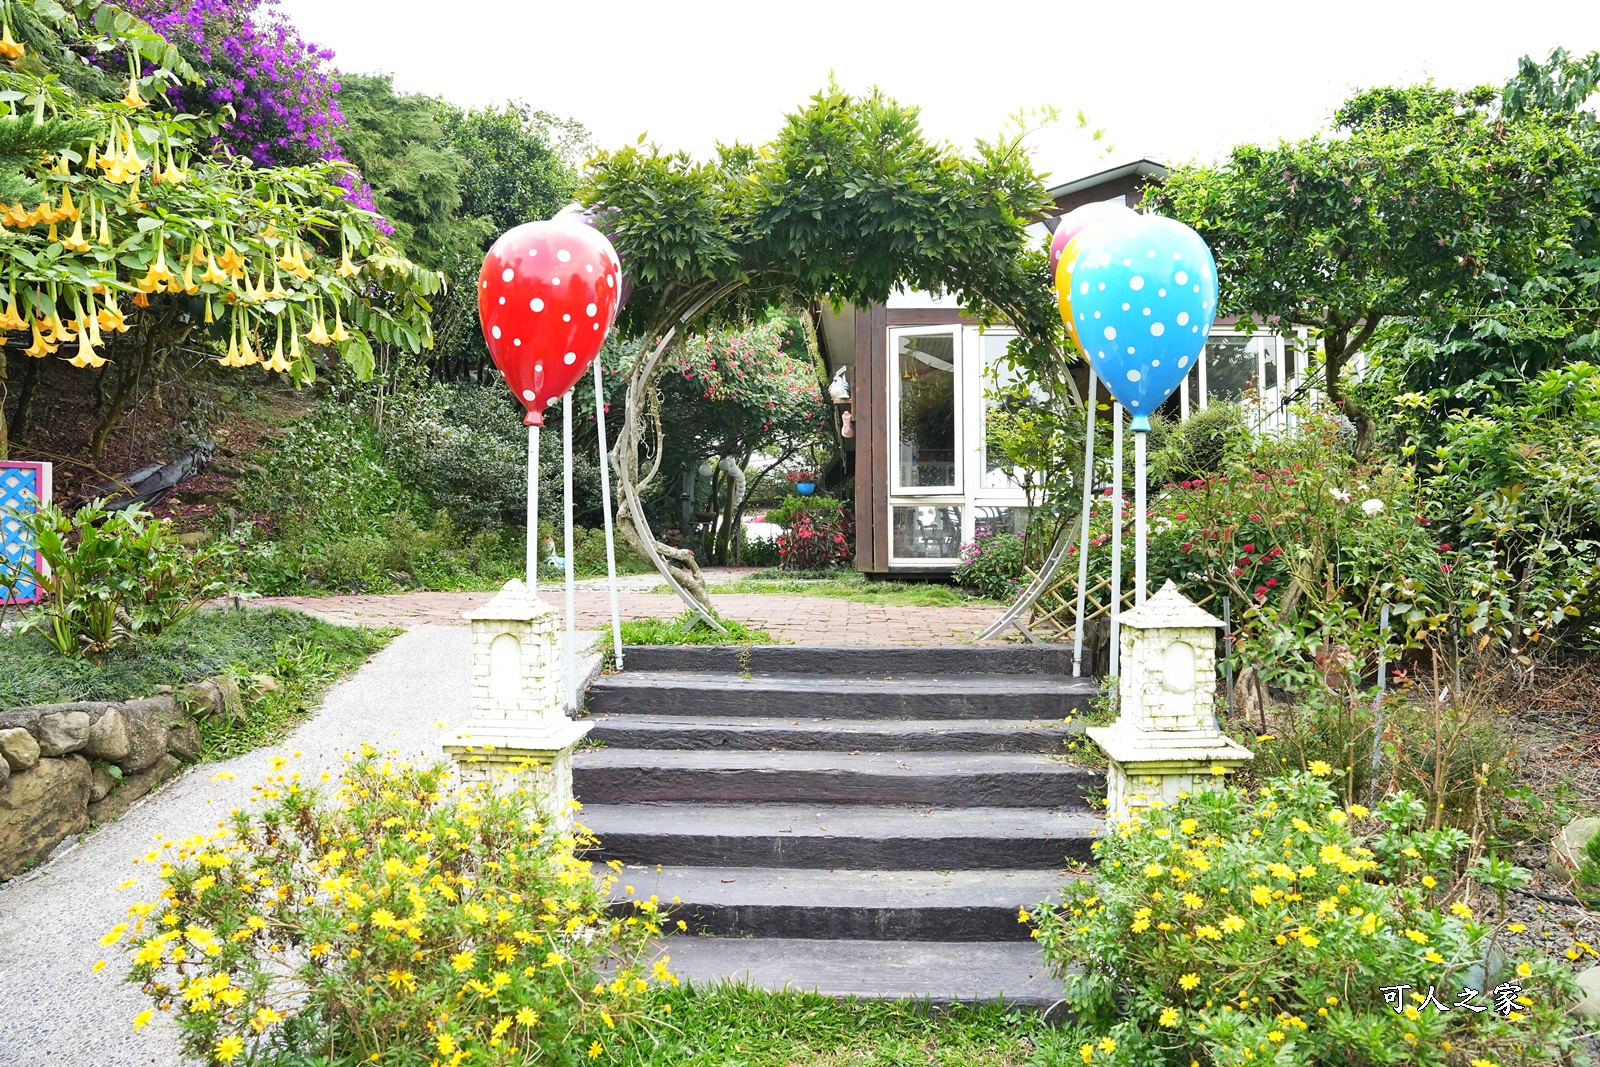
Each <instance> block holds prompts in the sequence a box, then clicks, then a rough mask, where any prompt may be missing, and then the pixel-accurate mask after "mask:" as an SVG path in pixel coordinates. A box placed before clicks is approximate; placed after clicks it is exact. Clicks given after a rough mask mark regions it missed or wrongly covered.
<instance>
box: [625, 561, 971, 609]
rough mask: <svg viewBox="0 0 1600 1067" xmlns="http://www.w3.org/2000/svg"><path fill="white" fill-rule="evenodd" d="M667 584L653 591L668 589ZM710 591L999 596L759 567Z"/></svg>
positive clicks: (933, 600)
mask: <svg viewBox="0 0 1600 1067" xmlns="http://www.w3.org/2000/svg"><path fill="white" fill-rule="evenodd" d="M670 591H671V590H669V589H668V588H667V587H666V586H664V585H663V586H659V587H657V588H655V589H652V590H651V592H653V593H666V592H670ZM709 591H710V592H712V593H768V594H777V595H781V596H818V597H832V598H834V599H837V600H851V601H855V602H856V603H858V604H888V605H893V606H897V607H909V608H958V607H965V606H968V605H980V606H989V605H993V606H995V607H999V606H1000V602H999V601H998V600H989V599H987V598H985V597H980V596H975V595H973V594H971V593H968V592H966V591H964V590H961V589H958V588H956V587H955V586H953V585H945V584H943V583H941V582H892V581H869V580H868V579H867V578H866V576H865V575H862V574H859V573H857V572H855V571H843V570H841V571H826V572H823V573H822V574H821V575H820V576H816V575H811V574H805V573H800V574H790V573H786V572H784V571H777V570H773V571H759V572H757V573H756V574H753V575H750V576H748V577H744V578H736V579H734V580H732V581H727V582H719V583H717V584H715V585H712V586H710V587H709Z"/></svg>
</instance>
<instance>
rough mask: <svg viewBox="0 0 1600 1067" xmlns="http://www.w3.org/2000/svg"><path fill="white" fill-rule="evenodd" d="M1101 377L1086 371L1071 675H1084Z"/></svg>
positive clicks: (1075, 676)
mask: <svg viewBox="0 0 1600 1067" xmlns="http://www.w3.org/2000/svg"><path fill="white" fill-rule="evenodd" d="M1099 384H1100V379H1099V378H1097V377H1096V376H1095V373H1094V371H1092V370H1091V371H1090V372H1089V399H1088V400H1086V401H1085V402H1084V405H1083V406H1084V411H1085V412H1086V414H1085V415H1084V419H1083V421H1084V431H1083V533H1082V535H1081V536H1079V538H1078V611H1077V615H1076V617H1075V621H1074V622H1073V625H1072V676H1073V677H1074V678H1077V677H1080V676H1081V675H1082V674H1083V602H1084V598H1085V597H1086V596H1088V593H1089V588H1088V586H1089V510H1090V508H1091V507H1093V505H1094V406H1095V390H1096V389H1097V388H1098V386H1099Z"/></svg>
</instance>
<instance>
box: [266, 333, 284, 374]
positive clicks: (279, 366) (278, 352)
mask: <svg viewBox="0 0 1600 1067" xmlns="http://www.w3.org/2000/svg"><path fill="white" fill-rule="evenodd" d="M288 369H289V364H288V363H286V362H284V359H283V326H282V324H281V323H280V324H279V326H278V340H277V342H276V343H275V344H274V345H273V346H272V358H271V359H269V360H267V370H270V371H277V372H278V373H279V374H282V373H284V372H285V371H287V370H288Z"/></svg>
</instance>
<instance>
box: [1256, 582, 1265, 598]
mask: <svg viewBox="0 0 1600 1067" xmlns="http://www.w3.org/2000/svg"><path fill="white" fill-rule="evenodd" d="M1266 598H1267V587H1266V586H1264V585H1258V586H1256V599H1257V600H1265V599H1266Z"/></svg>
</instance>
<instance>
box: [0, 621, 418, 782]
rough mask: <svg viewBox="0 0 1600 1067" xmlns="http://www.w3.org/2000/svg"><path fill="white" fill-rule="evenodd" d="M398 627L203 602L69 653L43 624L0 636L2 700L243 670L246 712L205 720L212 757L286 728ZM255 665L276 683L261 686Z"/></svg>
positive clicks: (143, 689)
mask: <svg viewBox="0 0 1600 1067" xmlns="http://www.w3.org/2000/svg"><path fill="white" fill-rule="evenodd" d="M396 633H398V631H395V630H363V629H358V628H354V627H349V626H335V625H332V624H331V623H326V622H322V621H321V620H319V619H314V618H312V617H311V616H309V615H302V614H300V613H298V612H292V611H282V610H278V609H272V610H254V609H252V610H249V611H228V610H215V611H202V612H199V613H197V614H195V615H192V616H190V617H189V618H188V619H186V620H184V621H183V622H182V623H179V624H178V625H177V626H174V627H171V628H169V629H167V630H166V631H165V632H163V633H162V634H160V635H159V636H156V637H147V638H141V639H137V640H132V641H128V642H125V643H123V644H121V645H119V646H117V647H116V648H114V649H113V650H112V651H111V652H109V653H107V654H106V655H104V656H100V657H87V656H84V657H78V656H72V657H68V656H61V655H58V654H56V652H55V651H54V650H52V649H51V648H50V646H49V645H47V644H46V643H45V642H44V640H43V639H42V638H40V637H39V636H38V635H37V634H25V635H23V636H20V637H9V638H0V707H19V706H23V705H28V704H54V703H62V702H65V701H72V700H125V699H129V698H133V697H141V696H149V695H151V694H153V693H154V692H156V687H157V686H161V685H171V686H182V685H185V684H188V683H190V682H195V681H199V680H200V679H202V678H208V677H210V676H212V675H216V674H229V675H232V676H234V677H235V678H239V679H242V680H243V681H242V682H241V685H240V691H241V693H242V694H243V696H244V700H245V707H246V710H247V714H246V716H245V717H244V719H243V720H242V721H233V722H228V723H219V722H213V721H210V720H207V721H204V722H202V723H201V726H200V735H201V740H202V742H203V744H204V750H205V756H204V758H206V759H226V758H228V757H230V756H236V755H239V754H240V753H241V752H246V751H249V750H250V749H252V748H256V747H258V746H260V745H264V744H270V743H271V742H273V741H275V740H277V739H278V738H280V737H282V736H283V735H284V734H286V733H288V732H289V730H290V729H292V728H293V727H294V725H295V724H296V723H297V722H298V721H299V720H300V718H301V717H302V716H303V715H305V713H306V712H307V711H309V710H310V709H311V708H313V707H315V706H316V703H317V701H318V699H319V698H320V697H321V695H322V693H323V691H324V690H326V689H327V688H328V686H330V685H332V684H333V683H334V682H335V681H337V680H338V679H339V678H341V677H342V676H344V675H345V674H347V673H349V672H350V671H351V670H354V669H355V668H356V667H358V666H360V665H361V664H362V663H363V662H365V660H366V659H367V657H368V656H370V655H372V654H373V653H374V652H376V651H378V650H379V649H381V648H383V647H384V645H386V644H388V643H389V640H390V639H391V638H392V637H393V636H394V635H395V634H396ZM252 675H267V676H269V677H270V678H271V679H272V680H273V681H274V682H275V683H276V688H273V687H272V686H260V685H258V684H256V683H255V682H253V681H252V680H251V676H252Z"/></svg>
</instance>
